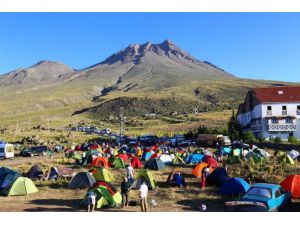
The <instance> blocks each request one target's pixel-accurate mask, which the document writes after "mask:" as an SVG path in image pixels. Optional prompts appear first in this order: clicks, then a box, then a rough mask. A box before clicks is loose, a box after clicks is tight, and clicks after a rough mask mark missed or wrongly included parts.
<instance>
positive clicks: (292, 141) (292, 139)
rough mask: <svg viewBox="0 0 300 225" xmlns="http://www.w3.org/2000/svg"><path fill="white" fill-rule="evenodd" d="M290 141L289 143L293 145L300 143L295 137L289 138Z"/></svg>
mask: <svg viewBox="0 0 300 225" xmlns="http://www.w3.org/2000/svg"><path fill="white" fill-rule="evenodd" d="M288 141H289V142H290V143H291V144H295V145H296V144H298V143H299V141H298V140H297V138H295V137H294V136H292V137H289V138H288Z"/></svg>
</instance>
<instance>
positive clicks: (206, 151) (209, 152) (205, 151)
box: [203, 149, 214, 156]
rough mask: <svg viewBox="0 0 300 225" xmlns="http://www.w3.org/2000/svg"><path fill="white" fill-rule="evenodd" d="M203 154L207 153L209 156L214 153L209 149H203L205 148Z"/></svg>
mask: <svg viewBox="0 0 300 225" xmlns="http://www.w3.org/2000/svg"><path fill="white" fill-rule="evenodd" d="M203 155H209V156H213V155H214V153H212V152H211V151H209V150H207V149H205V150H204V151H203Z"/></svg>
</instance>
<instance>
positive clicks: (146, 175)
mask: <svg viewBox="0 0 300 225" xmlns="http://www.w3.org/2000/svg"><path fill="white" fill-rule="evenodd" d="M142 180H144V181H145V182H146V184H147V186H148V188H149V189H154V188H155V180H154V179H153V176H152V174H151V172H150V171H149V170H145V169H142V170H140V171H139V172H138V175H137V177H136V179H135V180H134V182H133V184H132V186H131V188H132V189H139V188H140V186H141V184H142Z"/></svg>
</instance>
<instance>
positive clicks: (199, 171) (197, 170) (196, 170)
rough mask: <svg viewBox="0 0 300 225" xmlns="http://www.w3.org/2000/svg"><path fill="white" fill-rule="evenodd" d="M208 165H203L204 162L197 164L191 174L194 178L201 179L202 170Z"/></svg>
mask: <svg viewBox="0 0 300 225" xmlns="http://www.w3.org/2000/svg"><path fill="white" fill-rule="evenodd" d="M207 166H208V164H207V163H205V162H202V163H199V164H198V165H197V166H196V167H195V168H194V170H193V172H192V174H193V175H194V176H195V177H201V175H202V170H203V169H204V168H205V167H207Z"/></svg>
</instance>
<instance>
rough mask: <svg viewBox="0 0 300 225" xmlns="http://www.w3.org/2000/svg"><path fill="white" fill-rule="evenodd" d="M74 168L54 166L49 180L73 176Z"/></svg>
mask: <svg viewBox="0 0 300 225" xmlns="http://www.w3.org/2000/svg"><path fill="white" fill-rule="evenodd" d="M73 175H74V170H73V169H72V168H67V167H52V168H51V170H50V174H49V177H48V180H58V178H59V177H73Z"/></svg>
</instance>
